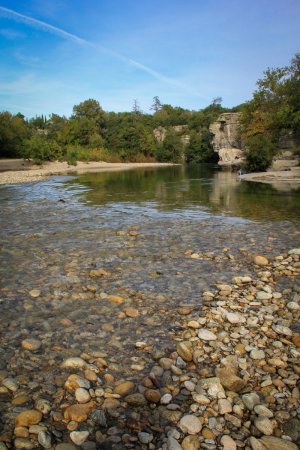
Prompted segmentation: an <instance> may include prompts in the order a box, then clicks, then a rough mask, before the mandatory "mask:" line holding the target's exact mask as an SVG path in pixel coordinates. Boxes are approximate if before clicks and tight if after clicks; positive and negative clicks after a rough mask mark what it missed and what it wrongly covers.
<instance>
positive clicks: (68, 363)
mask: <svg viewBox="0 0 300 450" xmlns="http://www.w3.org/2000/svg"><path fill="white" fill-rule="evenodd" d="M86 366H87V364H86V362H85V361H84V360H83V359H82V358H78V357H74V358H68V359H66V360H65V361H64V362H63V363H62V364H61V367H62V368H63V369H85V368H86Z"/></svg>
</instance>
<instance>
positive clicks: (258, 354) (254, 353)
mask: <svg viewBox="0 0 300 450" xmlns="http://www.w3.org/2000/svg"><path fill="white" fill-rule="evenodd" d="M265 357H266V355H265V352H264V351H263V350H257V349H254V350H251V352H250V358H251V359H265Z"/></svg>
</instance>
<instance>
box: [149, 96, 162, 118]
mask: <svg viewBox="0 0 300 450" xmlns="http://www.w3.org/2000/svg"><path fill="white" fill-rule="evenodd" d="M161 108H162V104H161V102H160V100H159V98H158V96H157V95H156V96H155V97H153V103H152V106H151V108H150V109H151V110H152V111H154V114H155V113H157V112H158V111H160V110H161Z"/></svg>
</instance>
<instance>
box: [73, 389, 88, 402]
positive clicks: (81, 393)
mask: <svg viewBox="0 0 300 450" xmlns="http://www.w3.org/2000/svg"><path fill="white" fill-rule="evenodd" d="M75 398H76V400H77V401H78V403H87V402H89V401H90V399H91V397H90V394H89V392H88V391H87V390H86V389H84V388H77V389H76V391H75Z"/></svg>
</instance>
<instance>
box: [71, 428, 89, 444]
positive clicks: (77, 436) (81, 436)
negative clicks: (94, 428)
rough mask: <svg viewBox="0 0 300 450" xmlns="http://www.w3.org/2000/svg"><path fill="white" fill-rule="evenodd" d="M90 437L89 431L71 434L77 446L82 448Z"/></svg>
mask: <svg viewBox="0 0 300 450" xmlns="http://www.w3.org/2000/svg"><path fill="white" fill-rule="evenodd" d="M88 435H89V432H88V431H72V432H71V433H70V438H71V440H72V442H74V444H75V445H78V446H80V445H82V444H83V443H84V441H86V439H87V437H88Z"/></svg>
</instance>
